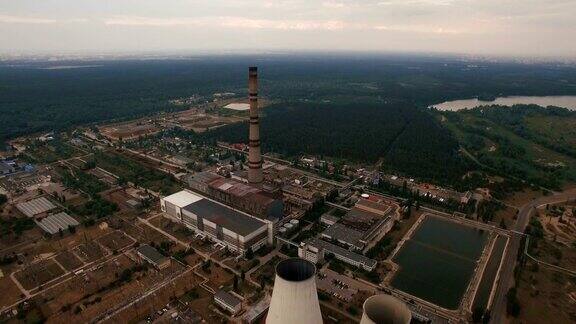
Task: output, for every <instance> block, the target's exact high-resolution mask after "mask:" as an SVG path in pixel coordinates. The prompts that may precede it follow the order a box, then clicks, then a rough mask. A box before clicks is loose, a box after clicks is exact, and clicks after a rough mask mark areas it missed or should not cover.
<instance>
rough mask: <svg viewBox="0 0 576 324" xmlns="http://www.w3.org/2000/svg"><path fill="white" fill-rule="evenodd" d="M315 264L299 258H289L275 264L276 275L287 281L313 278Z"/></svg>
mask: <svg viewBox="0 0 576 324" xmlns="http://www.w3.org/2000/svg"><path fill="white" fill-rule="evenodd" d="M314 275H316V265H315V264H314V263H312V262H310V261H308V260H305V259H301V258H289V259H285V260H282V261H280V262H278V263H277V264H276V276H277V277H279V278H281V279H283V280H286V281H289V282H304V281H307V280H310V279H314Z"/></svg>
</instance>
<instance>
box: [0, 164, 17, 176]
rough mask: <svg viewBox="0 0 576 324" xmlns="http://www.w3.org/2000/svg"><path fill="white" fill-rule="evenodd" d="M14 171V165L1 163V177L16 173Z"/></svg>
mask: <svg viewBox="0 0 576 324" xmlns="http://www.w3.org/2000/svg"><path fill="white" fill-rule="evenodd" d="M14 171H15V169H14V167H13V166H12V165H10V164H9V163H6V162H4V161H0V176H1V175H7V174H10V173H14Z"/></svg>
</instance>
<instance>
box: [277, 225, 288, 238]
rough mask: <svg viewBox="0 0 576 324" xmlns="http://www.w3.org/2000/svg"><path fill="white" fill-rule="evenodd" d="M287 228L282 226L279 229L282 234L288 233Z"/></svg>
mask: <svg viewBox="0 0 576 324" xmlns="http://www.w3.org/2000/svg"><path fill="white" fill-rule="evenodd" d="M286 233H287V230H286V228H285V227H280V229H278V234H280V235H281V236H282V235H286Z"/></svg>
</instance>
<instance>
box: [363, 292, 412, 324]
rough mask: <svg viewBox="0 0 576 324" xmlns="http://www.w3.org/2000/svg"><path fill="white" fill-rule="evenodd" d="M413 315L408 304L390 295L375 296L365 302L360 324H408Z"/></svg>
mask: <svg viewBox="0 0 576 324" xmlns="http://www.w3.org/2000/svg"><path fill="white" fill-rule="evenodd" d="M411 320H412V313H411V312H410V309H409V308H408V306H406V304H404V303H403V302H402V301H400V300H398V299H397V298H395V297H392V296H390V295H374V296H372V297H370V298H368V299H366V301H364V313H363V314H362V320H361V321H360V324H375V323H376V324H408V323H410V321H411Z"/></svg>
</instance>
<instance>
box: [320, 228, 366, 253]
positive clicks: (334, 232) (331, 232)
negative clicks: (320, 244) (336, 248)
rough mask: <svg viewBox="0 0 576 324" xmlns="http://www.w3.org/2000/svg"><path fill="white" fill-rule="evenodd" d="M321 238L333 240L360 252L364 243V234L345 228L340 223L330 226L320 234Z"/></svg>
mask: <svg viewBox="0 0 576 324" xmlns="http://www.w3.org/2000/svg"><path fill="white" fill-rule="evenodd" d="M321 236H322V238H325V239H327V240H334V241H337V242H338V243H340V244H343V245H346V246H348V247H349V248H351V249H354V250H358V251H360V250H362V249H363V248H364V245H365V244H366V242H365V241H364V240H363V237H364V233H362V232H359V231H357V230H354V229H352V228H349V227H346V226H345V225H342V224H340V223H335V224H332V225H331V226H330V227H328V228H327V229H326V230H325V231H324V232H322V234H321Z"/></svg>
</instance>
